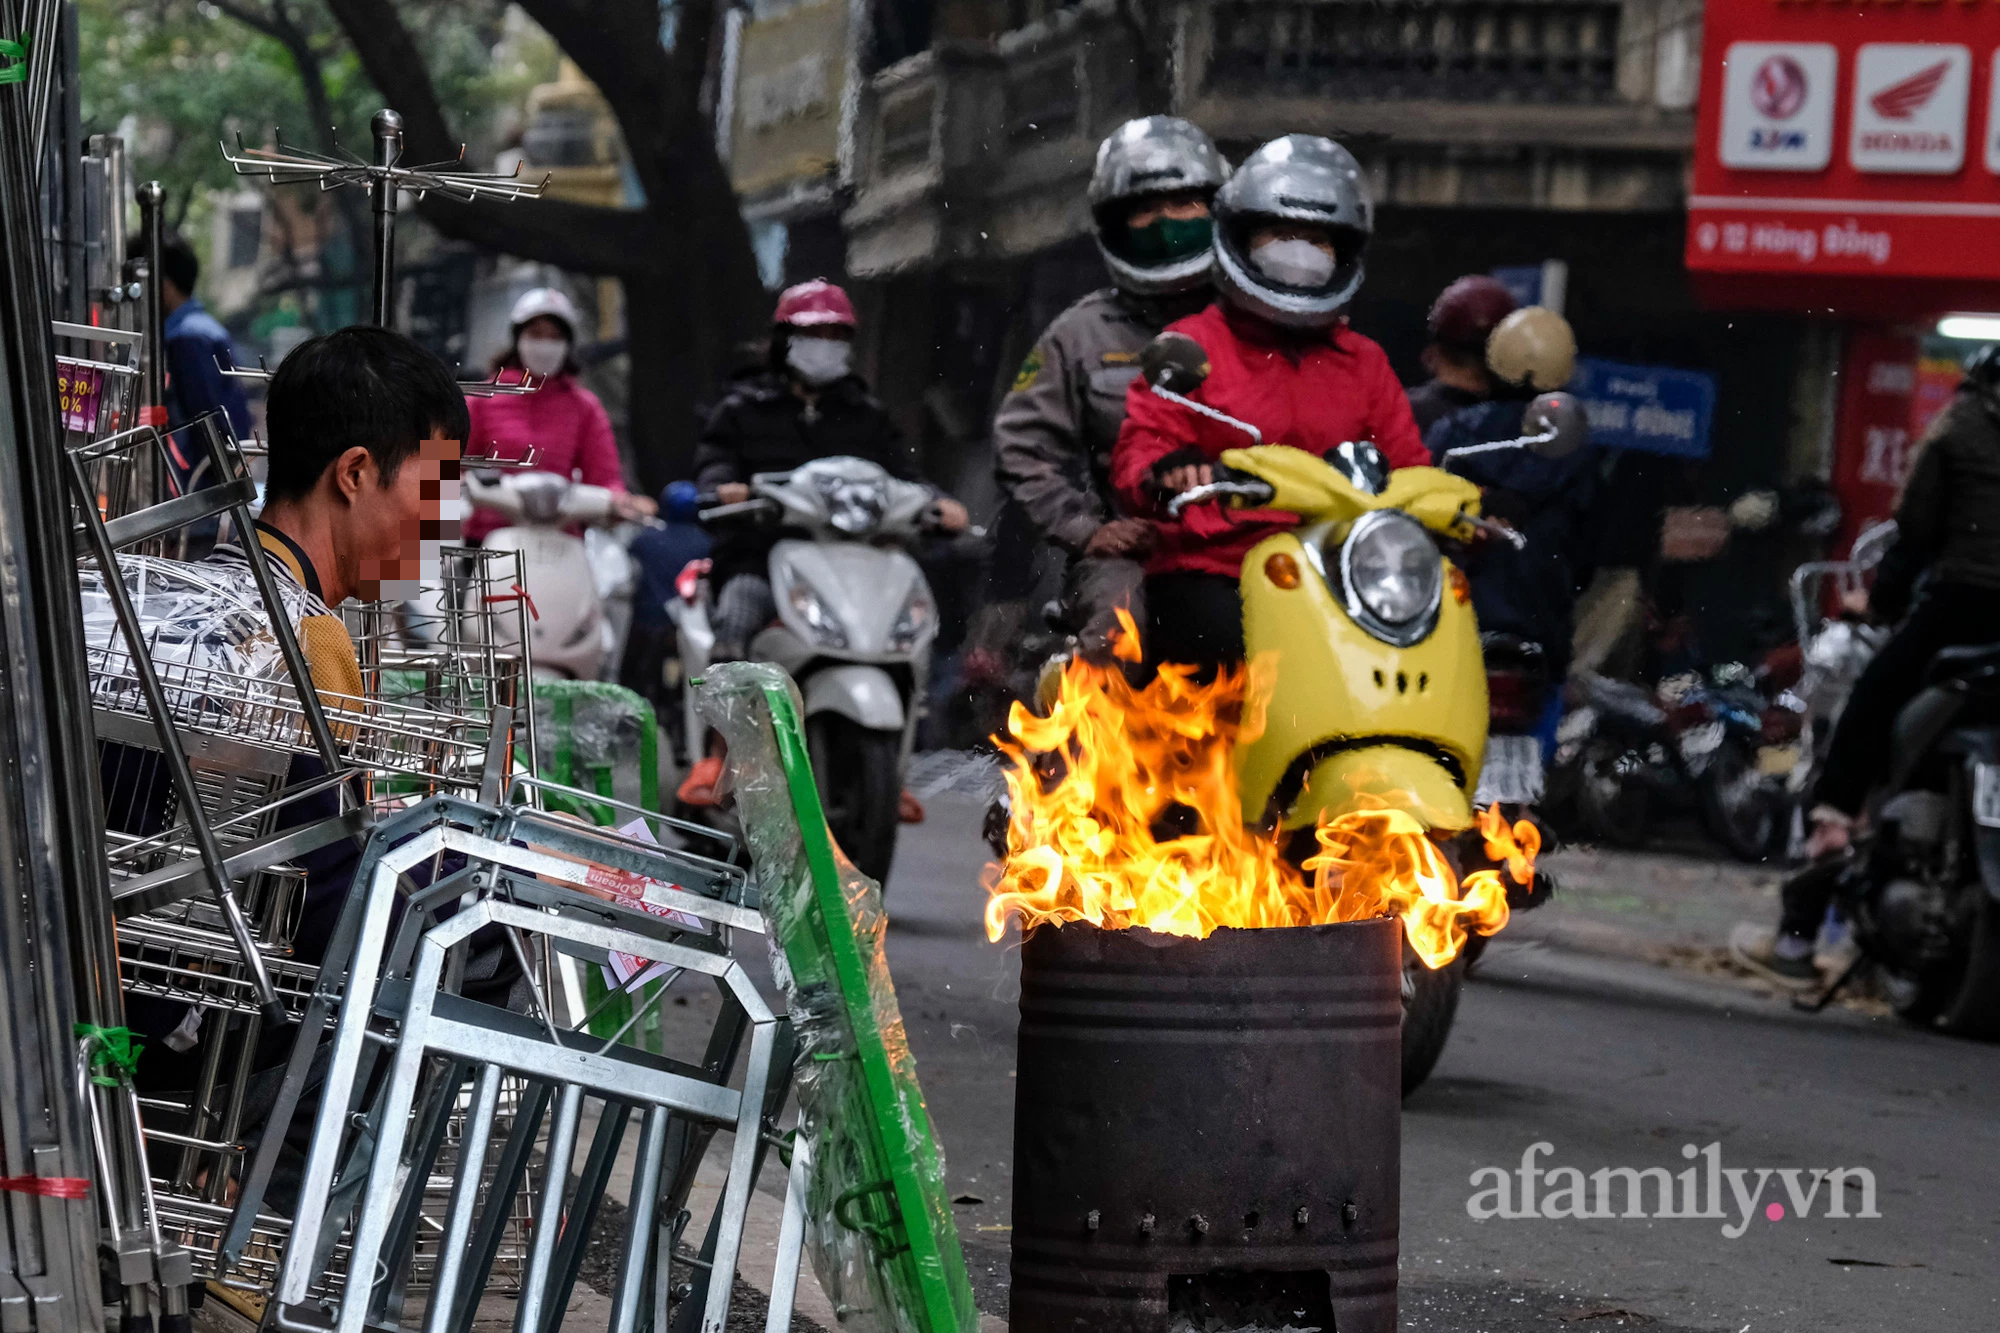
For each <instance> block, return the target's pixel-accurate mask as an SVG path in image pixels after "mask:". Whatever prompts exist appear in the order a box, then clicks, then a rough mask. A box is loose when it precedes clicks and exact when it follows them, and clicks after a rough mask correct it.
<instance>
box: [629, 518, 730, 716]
mask: <svg viewBox="0 0 2000 1333" xmlns="http://www.w3.org/2000/svg"><path fill="white" fill-rule="evenodd" d="M700 494H701V493H700V491H699V490H698V489H697V488H696V487H695V484H694V483H693V482H691V481H676V482H673V483H672V484H670V485H669V486H668V487H667V488H666V489H665V490H663V491H661V492H660V525H659V526H658V527H651V528H647V529H645V530H644V531H642V532H641V533H640V534H639V535H638V536H637V537H634V538H633V539H632V563H633V564H635V565H637V566H638V568H639V581H638V584H637V586H636V587H634V588H633V590H632V632H631V633H630V634H629V635H628V636H627V637H626V640H625V658H624V661H623V662H621V663H620V664H619V669H618V683H619V684H620V685H623V686H624V687H625V688H626V689H628V690H636V691H637V692H638V693H640V694H642V695H644V696H645V697H646V699H648V700H649V701H650V702H651V703H652V705H653V708H654V710H655V711H656V712H657V713H659V714H660V717H661V720H662V721H664V720H666V710H667V709H668V708H669V707H671V706H672V705H671V700H670V698H669V693H668V690H667V687H666V681H665V679H664V677H663V675H662V670H663V668H664V667H665V666H666V662H667V658H668V657H669V656H670V655H672V653H673V651H674V622H673V619H672V618H671V617H670V616H669V615H668V614H667V603H668V602H670V601H672V600H673V599H674V598H675V597H678V596H679V595H680V594H679V592H678V591H677V590H676V589H675V587H674V581H675V580H676V579H678V578H679V577H680V574H681V571H682V570H684V569H686V568H687V567H688V565H689V564H690V563H691V562H693V561H696V560H706V559H707V558H708V555H709V551H710V550H711V549H712V547H713V545H714V543H713V542H712V541H711V540H710V538H709V535H708V529H706V528H704V527H702V525H701V520H700V519H698V518H697V517H696V516H695V515H696V511H697V510H699V509H700V508H701V499H700Z"/></svg>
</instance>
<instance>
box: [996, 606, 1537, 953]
mask: <svg viewBox="0 0 2000 1333" xmlns="http://www.w3.org/2000/svg"><path fill="white" fill-rule="evenodd" d="M1125 625H1126V637H1125V638H1124V639H1123V640H1121V642H1120V647H1121V649H1123V650H1124V651H1123V653H1122V654H1121V655H1124V656H1127V657H1128V658H1129V657H1131V656H1134V655H1136V654H1135V653H1134V651H1133V650H1134V649H1136V644H1137V637H1136V635H1135V634H1134V633H1133V632H1132V629H1131V622H1130V621H1129V620H1126V621H1125ZM1273 669H1274V667H1273V664H1271V663H1270V662H1268V661H1259V662H1252V663H1250V664H1249V665H1248V666H1245V667H1240V668H1234V669H1226V670H1224V671H1222V672H1220V673H1218V674H1217V675H1216V677H1215V679H1214V680H1213V681H1211V682H1208V683H1203V682H1200V681H1198V680H1197V679H1196V678H1195V673H1194V672H1193V671H1192V670H1190V669H1186V668H1179V667H1173V666H1167V667H1162V668H1161V669H1160V671H1159V673H1158V674H1157V675H1156V676H1155V677H1154V678H1153V680H1152V681H1151V682H1150V683H1148V684H1147V685H1145V686H1144V687H1143V688H1135V687H1134V686H1133V685H1132V684H1131V683H1130V682H1129V681H1128V680H1127V679H1126V677H1125V675H1124V673H1123V672H1121V671H1120V670H1118V669H1117V668H1116V667H1115V666H1110V667H1100V666H1095V665H1093V664H1091V663H1090V662H1087V661H1085V660H1083V659H1081V658H1078V659H1074V660H1072V661H1071V662H1070V663H1069V664H1068V666H1067V667H1066V668H1065V669H1064V671H1063V673H1062V676H1061V679H1060V681H1059V682H1058V683H1057V688H1056V690H1055V697H1054V698H1053V699H1052V700H1049V701H1048V708H1047V715H1046V716H1038V715H1036V714H1035V713H1033V712H1031V711H1029V710H1028V709H1027V708H1025V707H1023V706H1022V705H1020V704H1018V703H1017V704H1015V705H1014V707H1013V709H1012V710H1011V712H1010V713H1009V715H1008V719H1007V730H1008V733H1009V735H1008V736H1007V737H997V738H996V742H997V743H998V744H999V746H1000V748H1001V750H1002V752H1003V753H1005V755H1006V756H1007V759H1008V761H1009V767H1008V772H1007V785H1008V789H1009V794H1010V799H1011V804H1012V821H1011V824H1010V826H1009V828H1008V833H1007V855H1006V857H1005V859H1004V861H1003V863H1002V864H1001V865H1000V866H999V867H998V871H997V874H996V873H993V872H989V876H990V883H989V888H990V890H991V893H992V897H991V898H990V899H989V901H988V903H987V907H986V930H987V934H988V936H989V937H990V938H992V939H994V940H996V941H997V940H998V939H999V938H1000V937H1001V935H1002V934H1003V933H1004V932H1005V929H1006V923H1007V918H1008V916H1009V915H1012V914H1018V915H1019V916H1020V918H1021V923H1022V925H1023V927H1024V928H1032V927H1034V926H1037V925H1042V924H1061V923H1063V922H1068V921H1087V922H1089V923H1090V924H1092V925H1096V926H1101V927H1104V928H1106V929H1112V930H1122V929H1128V928H1130V927H1134V926H1143V927H1145V928H1147V929H1150V930H1154V931H1158V932H1160V933H1162V934H1168V935H1188V936H1195V937H1198V938H1202V937H1206V936H1207V935H1209V934H1210V933H1211V932H1212V931H1214V930H1216V929H1218V928H1220V927H1224V926H1237V927H1284V926H1309V925H1326V924H1331V923H1334V922H1341V921H1359V920H1365V919H1368V918H1372V917H1381V916H1397V917H1400V918H1401V919H1402V922H1403V928H1404V931H1405V933H1406V934H1407V936H1408V938H1409V941H1410V944H1411V947H1412V948H1413V949H1414V950H1415V951H1416V952H1417V954H1418V955H1419V956H1420V957H1421V958H1422V959H1423V960H1424V962H1426V963H1427V964H1429V965H1430V966H1431V967H1442V966H1443V965H1444V964H1445V963H1447V962H1449V961H1451V959H1452V958H1453V957H1454V956H1456V954H1457V953H1458V950H1459V948H1460V947H1461V946H1462V945H1463V944H1464V943H1465V939H1466V934H1467V932H1468V931H1478V932H1480V933H1481V934H1491V933H1493V932H1494V931H1496V930H1498V929H1500V928H1501V927H1502V926H1504V925H1505V924H1506V922H1507V892H1506V886H1505V884H1504V883H1503V882H1502V878H1501V875H1500V873H1499V872H1497V871H1493V870H1479V871H1474V872H1473V873H1472V874H1470V875H1468V876H1467V877H1466V878H1465V880H1464V882H1463V883H1461V882H1459V880H1458V878H1457V876H1455V875H1454V874H1453V873H1452V869H1451V866H1450V863H1449V862H1447V861H1446V859H1445V857H1444V855H1443V853H1442V852H1441V851H1440V850H1439V849H1438V847H1437V845H1436V844H1435V843H1433V842H1432V841H1431V839H1430V837H1429V836H1428V835H1427V832H1426V830H1425V828H1424V826H1423V825H1422V824H1421V823H1420V822H1419V821H1418V820H1417V819H1416V818H1415V817H1413V816H1412V815H1410V814H1407V813H1405V812H1404V811H1401V810H1393V809H1385V808H1380V803H1379V802H1374V801H1364V800H1363V799H1359V798H1357V799H1356V800H1355V801H1353V802H1352V808H1348V809H1344V810H1337V811H1335V812H1333V813H1331V814H1329V815H1328V816H1326V817H1323V819H1322V822H1321V823H1320V825H1319V827H1318V828H1317V829H1316V830H1315V833H1316V837H1317V844H1318V850H1317V851H1316V852H1315V853H1314V854H1313V855H1311V856H1309V857H1306V858H1305V859H1304V861H1303V863H1302V864H1294V863H1292V862H1291V861H1289V860H1287V859H1286V858H1285V856H1284V855H1283V854H1282V851H1281V849H1280V846H1279V844H1278V843H1277V842H1276V841H1275V840H1274V839H1273V838H1272V837H1270V836H1268V835H1266V834H1263V833H1260V832H1258V831H1257V830H1255V829H1251V828H1246V827H1245V826H1244V823H1243V818H1242V812H1241V808H1240V806H1239V804H1238V799H1237V789H1236V775H1235V769H1234V764H1233V753H1234V748H1235V745H1236V743H1237V742H1238V741H1239V740H1240V739H1247V738H1249V737H1251V736H1254V735H1255V734H1256V733H1257V731H1258V730H1260V729H1261V727H1262V725H1263V715H1262V704H1263V700H1264V699H1265V698H1266V697H1268V694H1269V682H1270V678H1271V675H1270V673H1271V672H1272V670H1273ZM1480 832H1481V833H1482V834H1483V835H1484V837H1485V840H1486V852H1487V855H1488V857H1490V858H1491V859H1492V860H1493V861H1494V862H1495V863H1496V864H1503V865H1505V866H1506V867H1507V872H1506V873H1507V874H1508V875H1509V876H1511V877H1512V878H1513V879H1514V880H1515V881H1516V882H1517V883H1519V884H1522V885H1528V884H1530V883H1532V880H1533V875H1534V858H1535V853H1536V852H1537V851H1538V850H1539V846H1540V840H1539V835H1538V834H1537V833H1536V831H1535V829H1534V827H1533V826H1532V825H1531V824H1528V823H1525V822H1523V823H1520V824H1516V825H1513V826H1512V827H1509V825H1508V823H1507V821H1506V819H1505V818H1503V817H1502V816H1501V815H1500V814H1499V813H1498V811H1497V810H1487V811H1485V812H1483V813H1482V814H1481V816H1480Z"/></svg>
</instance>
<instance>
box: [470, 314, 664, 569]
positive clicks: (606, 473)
mask: <svg viewBox="0 0 2000 1333" xmlns="http://www.w3.org/2000/svg"><path fill="white" fill-rule="evenodd" d="M507 322H508V324H509V325H510V326H511V327H512V341H511V342H510V343H509V344H508V347H507V350H506V351H505V352H503V353H501V354H500V357H499V359H498V360H497V361H495V362H494V365H493V376H494V379H496V380H497V381H499V382H500V383H502V384H519V383H521V382H522V381H523V380H524V379H526V378H528V377H529V376H532V377H534V379H535V381H536V388H535V391H534V392H533V393H523V394H495V395H494V396H493V397H490V398H481V397H471V398H468V399H467V400H466V403H467V407H468V409H469V410H470V411H471V413H472V434H471V435H470V436H469V437H468V443H467V445H466V448H467V450H468V452H471V453H474V454H485V455H490V456H492V457H495V458H505V459H522V458H526V457H528V456H529V454H530V452H531V451H532V453H533V455H534V464H533V467H534V470H535V471H537V472H553V473H556V474H557V475H559V476H563V477H573V478H577V479H578V480H581V481H582V482H583V483H584V484H585V485H588V486H602V487H604V488H605V489H607V490H609V491H612V492H614V494H615V496H616V499H615V500H614V502H613V503H614V504H615V505H616V507H617V512H618V515H619V517H621V518H626V519H642V518H646V517H647V516H649V515H651V514H652V512H653V510H654V504H653V502H652V500H651V499H649V498H648V497H646V496H643V495H629V494H627V493H626V490H625V472H624V468H623V466H622V465H621V464H620V463H619V461H618V442H617V440H616V439H615V438H614V437H613V435H612V433H611V418H610V416H609V415H607V414H606V412H605V410H604V404H603V403H601V402H599V401H598V400H597V395H596V394H594V393H592V392H591V391H590V390H589V389H586V388H584V387H583V385H582V383H581V382H580V381H578V379H577V377H576V376H577V364H576V357H575V349H576V331H577V329H578V327H579V326H580V325H581V323H582V320H581V319H580V317H579V316H578V315H577V312H576V306H575V305H574V304H573V303H572V302H571V301H570V299H569V297H567V296H565V295H563V294H562V293H561V292H560V291H558V290H556V289H555V288H554V287H537V288H535V289H534V290H533V291H529V292H524V293H522V295H521V298H520V299H519V300H518V301H516V302H514V308H513V309H512V310H511V311H510V312H508V315H507ZM507 522H508V520H507V519H506V518H505V517H503V516H502V515H500V514H499V513H496V512H495V511H493V510H491V509H474V510H473V511H472V512H471V513H470V514H469V515H467V517H466V520H465V527H464V529H463V531H464V537H465V541H466V543H467V544H468V545H472V546H476V545H478V544H479V543H480V542H481V541H482V540H483V539H484V538H485V537H486V534H487V533H489V532H492V531H494V530H495V529H497V528H502V527H505V526H506V525H507Z"/></svg>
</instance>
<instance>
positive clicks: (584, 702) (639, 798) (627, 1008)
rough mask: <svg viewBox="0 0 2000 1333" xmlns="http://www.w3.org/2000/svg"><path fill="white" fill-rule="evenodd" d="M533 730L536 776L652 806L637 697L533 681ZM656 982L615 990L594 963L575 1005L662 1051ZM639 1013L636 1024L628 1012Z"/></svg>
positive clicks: (650, 742)
mask: <svg viewBox="0 0 2000 1333" xmlns="http://www.w3.org/2000/svg"><path fill="white" fill-rule="evenodd" d="M535 734H536V736H537V737H538V738H539V740H540V749H541V760H542V768H541V772H540V773H539V774H538V775H537V776H539V777H543V778H547V779H548V780H549V781H550V782H559V783H561V784H562V785H563V786H565V787H576V788H580V789H581V790H584V791H592V792H596V793H597V794H598V795H600V796H609V797H611V798H613V799H614V800H620V801H625V802H627V803H629V804H632V805H637V806H639V807H641V808H642V809H646V810H655V811H657V810H659V809H660V763H659V744H660V742H659V734H660V733H659V728H658V727H657V726H656V725H655V724H654V721H653V706H652V705H651V704H649V703H647V702H646V699H645V697H644V696H643V695H640V694H636V693H634V692H633V691H631V690H628V689H625V688H623V687H622V686H618V685H611V684H607V683H605V682H602V681H586V680H538V681H536V682H535ZM543 799H544V803H545V804H546V805H547V806H548V807H549V808H550V809H551V810H555V811H559V812H560V813H562V814H568V815H575V816H576V817H577V818H578V819H583V820H588V821H589V822H590V823H593V824H597V825H600V826H612V825H617V824H623V823H625V822H626V821H627V820H628V819H629V818H630V816H629V815H628V814H626V813H624V812H621V811H620V810H618V809H617V808H616V807H614V806H609V805H596V804H593V803H590V802H586V801H577V800H568V799H564V798H562V797H559V796H555V795H554V794H552V793H550V794H546V795H545V796H544V798H543ZM658 990H659V983H658V982H649V983H646V984H643V985H640V986H638V987H636V988H634V989H632V990H628V991H622V992H615V993H614V991H613V989H612V987H611V986H610V985H608V984H607V983H606V980H605V977H604V974H603V972H602V971H601V970H600V969H598V968H596V967H587V968H585V969H583V1002H584V1008H585V1010H586V1012H589V1013H593V1014H595V1015H596V1017H595V1018H593V1019H592V1020H591V1021H590V1024H589V1029H590V1031H591V1033H592V1034H593V1035H595V1036H598V1037H603V1038H605V1039H607V1040H608V1039H610V1038H611V1037H613V1036H614V1035H620V1034H622V1040H624V1041H625V1042H626V1043H627V1044H628V1045H632V1046H637V1047H639V1048H640V1049H642V1050H647V1051H651V1052H653V1053H654V1054H655V1055H660V1054H664V1053H665V1050H666V1044H665V1043H666V1036H665V1032H664V1029H663V1026H662V1025H663V1022H664V1019H663V1017H662V1015H661V1012H660V1004H659V998H658V995H657V992H658ZM642 1009H643V1010H644V1012H643V1014H641V1017H640V1020H639V1022H638V1023H637V1024H634V1023H633V1022H632V1015H633V1014H634V1013H635V1012H638V1011H639V1010H642Z"/></svg>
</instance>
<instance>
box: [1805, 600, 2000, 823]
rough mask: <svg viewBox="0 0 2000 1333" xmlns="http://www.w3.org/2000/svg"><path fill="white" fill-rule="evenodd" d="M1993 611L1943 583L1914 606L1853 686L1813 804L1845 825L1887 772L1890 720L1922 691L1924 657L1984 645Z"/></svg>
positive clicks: (1993, 605)
mask: <svg viewBox="0 0 2000 1333" xmlns="http://www.w3.org/2000/svg"><path fill="white" fill-rule="evenodd" d="M1996 609H2000V596H1996V595H1995V594H1993V593H1986V592H1981V591H1979V590H1976V589H1972V588H1964V587H1956V586H1952V585H1949V584H1947V585H1944V586H1942V587H1938V588H1934V589H1932V590H1931V591H1930V592H1928V593H1926V594H1925V595H1924V596H1923V597H1922V598H1921V599H1920V600H1919V601H1918V603H1917V605H1916V606H1915V607H1914V608H1913V609H1912V610H1911V612H1910V615H1909V618H1908V619H1907V620H1905V621H1904V622H1903V623H1902V625H1901V626H1900V627H1898V628H1897V630H1896V632H1895V634H1893V635H1891V636H1890V639H1889V641H1888V642H1887V643H1885V644H1883V645H1882V651H1881V652H1879V653H1877V654H1875V658H1874V660H1873V661H1871V662H1870V663H1869V664H1868V669H1867V670H1865V671H1863V672H1862V673H1861V678H1860V679H1859V680H1857V681H1856V682H1855V683H1854V691H1853V693H1852V694H1850V695H1849V696H1848V699H1847V707H1846V708H1845V709H1843V710H1842V712H1841V714H1840V722H1839V725H1837V726H1836V727H1835V728H1834V731H1833V743H1832V745H1831V746H1830V747H1829V748H1828V750H1827V756H1826V767H1825V768H1824V769H1823V770H1822V771H1821V773H1820V775H1819V779H1818V781H1817V782H1816V783H1814V785H1813V802H1814V804H1815V805H1825V806H1830V807H1832V808H1833V809H1835V810H1838V811H1839V812H1841V813H1842V814H1844V815H1847V816H1849V817H1850V818H1851V817H1853V816H1855V815H1858V814H1859V813H1860V812H1861V805H1862V802H1863V801H1864V800H1865V799H1866V798H1867V796H1868V789H1869V788H1870V787H1872V786H1873V785H1874V784H1875V783H1876V782H1878V781H1880V780H1881V778H1882V776H1883V774H1884V770H1885V769H1886V768H1887V767H1888V763H1889V735H1890V731H1891V729H1892V728H1893V727H1894V726H1895V722H1896V714H1897V713H1899V712H1901V711H1902V708H1903V705H1904V704H1906V703H1908V702H1909V701H1910V700H1911V699H1912V698H1913V697H1914V696H1915V695H1916V693H1917V690H1918V688H1919V687H1920V686H1921V685H1922V684H1923V679H1924V672H1925V670H1926V669H1927V668H1928V667H1929V666H1930V661H1931V658H1933V657H1935V656H1936V655H1937V654H1938V652H1939V651H1940V650H1941V649H1944V648H1949V647H1952V646H1954V645H1957V644H1966V643H1983V642H1986V641H1988V640H1989V639H1990V638H1991V637H1992V636H1993V634H1994V633H1995V628H1994V626H1995V623H1996V622H1995V621H1994V620H1993V618H1992V617H1993V613H1994V611H1995V610H1996Z"/></svg>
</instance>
